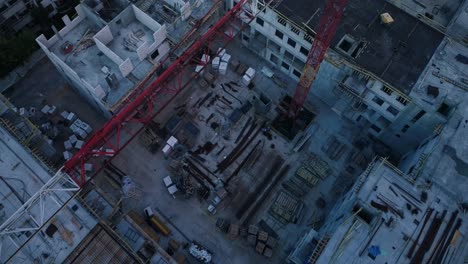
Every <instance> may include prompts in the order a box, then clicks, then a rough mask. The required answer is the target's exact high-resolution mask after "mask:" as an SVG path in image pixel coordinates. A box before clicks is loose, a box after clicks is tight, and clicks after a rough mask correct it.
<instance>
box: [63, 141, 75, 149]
mask: <svg viewBox="0 0 468 264" xmlns="http://www.w3.org/2000/svg"><path fill="white" fill-rule="evenodd" d="M63 145H64V146H65V149H66V150H69V149H72V147H73V145H72V143H71V142H70V141H69V140H66V141H65V142H63Z"/></svg>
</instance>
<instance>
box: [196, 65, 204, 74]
mask: <svg viewBox="0 0 468 264" xmlns="http://www.w3.org/2000/svg"><path fill="white" fill-rule="evenodd" d="M195 72H196V73H199V74H203V72H204V69H203V65H197V66H196V67H195Z"/></svg>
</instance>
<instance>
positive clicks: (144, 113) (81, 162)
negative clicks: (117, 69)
mask: <svg viewBox="0 0 468 264" xmlns="http://www.w3.org/2000/svg"><path fill="white" fill-rule="evenodd" d="M249 2H250V1H249V0H240V1H239V2H238V3H237V4H236V5H235V6H234V7H233V8H231V9H230V10H229V11H228V12H226V14H225V15H224V16H223V17H222V18H221V19H219V20H218V21H217V22H216V23H215V24H214V25H212V26H211V27H210V28H209V30H208V31H207V32H205V33H204V34H203V35H202V36H201V37H199V38H198V39H197V40H196V41H195V42H194V43H193V44H192V45H191V46H190V47H189V48H188V49H187V50H186V51H185V52H184V53H183V54H182V55H181V56H180V57H178V58H177V59H176V60H175V61H174V62H173V63H172V64H171V65H170V66H169V67H168V68H167V69H166V70H165V71H164V72H163V73H162V74H161V75H160V76H158V77H157V79H156V80H154V81H153V82H152V83H150V84H149V85H147V86H145V84H146V82H147V81H148V79H149V78H146V79H145V80H144V81H143V84H142V85H140V86H138V87H137V88H136V89H135V91H134V93H133V94H131V95H130V96H129V97H128V98H127V99H126V100H125V101H124V103H123V106H122V107H121V109H119V110H118V112H117V113H115V114H114V115H113V116H112V117H111V119H109V120H108V121H107V122H106V123H105V124H104V126H103V127H102V128H101V129H99V130H98V131H97V132H95V133H94V134H93V135H92V136H91V137H90V138H89V140H88V141H87V142H86V143H85V145H84V146H83V147H82V148H81V149H80V150H79V151H78V152H77V153H76V154H75V155H74V156H73V157H72V158H71V159H70V160H68V161H67V162H65V165H64V168H63V170H64V172H66V173H68V175H70V176H71V177H72V178H73V180H75V181H76V183H77V184H78V185H79V186H81V187H83V186H84V185H85V184H86V183H87V182H89V180H90V179H92V178H93V177H95V176H96V175H97V174H98V173H99V172H100V171H101V170H102V169H103V168H104V167H105V166H106V165H108V164H109V163H110V162H111V161H112V159H113V158H114V157H115V156H116V155H118V154H119V153H120V152H121V151H122V149H124V148H125V147H126V146H127V145H128V144H129V143H130V142H131V141H132V140H133V139H134V138H135V137H136V136H137V135H138V134H139V133H140V132H141V131H142V130H143V129H145V128H146V127H147V126H148V125H149V124H150V123H151V121H152V120H153V119H154V118H155V117H156V116H157V115H159V114H160V113H161V112H162V111H163V110H164V108H166V107H167V105H169V104H170V103H171V102H172V101H173V100H174V99H175V98H176V96H177V95H178V94H179V93H180V92H181V91H182V90H184V89H186V88H187V87H188V86H189V84H190V83H191V81H192V80H194V79H195V78H196V77H198V74H199V73H197V74H195V75H194V73H193V64H194V60H196V59H197V58H196V57H197V56H198V55H199V54H200V52H203V50H204V49H208V50H216V49H217V48H219V47H221V48H225V47H226V46H227V45H228V44H229V43H230V42H231V41H232V40H233V39H234V38H235V37H236V36H237V35H238V34H239V32H241V31H242V30H243V29H244V28H245V27H247V26H248V25H249V24H250V23H251V22H252V21H253V20H254V19H255V17H256V14H258V13H256V14H254V13H253V12H254V11H253V10H252V8H251V5H250V3H249ZM270 2H271V1H270ZM221 3H222V0H218V1H217V2H216V3H215V4H214V5H213V7H212V9H211V10H209V11H208V12H207V14H206V15H205V17H204V18H202V19H201V21H202V22H204V21H205V20H206V19H207V17H208V16H209V15H211V14H212V13H213V12H214V9H215V8H218V7H219V6H221V5H220V4H221ZM239 21H241V22H240V25H238V24H237V22H239ZM196 26H197V27H198V25H196ZM192 31H193V30H192ZM192 31H190V32H189V34H188V35H187V36H186V38H187V37H190V35H191V34H192V33H193V32H192ZM218 53H219V51H218ZM87 163H89V164H91V165H93V173H88V172H87V171H86V169H85V165H86V164H87Z"/></svg>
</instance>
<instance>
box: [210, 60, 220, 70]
mask: <svg viewBox="0 0 468 264" xmlns="http://www.w3.org/2000/svg"><path fill="white" fill-rule="evenodd" d="M211 63H212V66H211V67H212V69H213V71H214V72H217V71H218V69H219V64H220V63H221V59H220V58H219V57H215V58H214V59H213V61H212V62H211Z"/></svg>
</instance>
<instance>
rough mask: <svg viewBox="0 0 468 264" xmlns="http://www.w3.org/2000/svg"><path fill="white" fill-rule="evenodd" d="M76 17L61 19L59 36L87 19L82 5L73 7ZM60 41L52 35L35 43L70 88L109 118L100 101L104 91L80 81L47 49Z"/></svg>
mask: <svg viewBox="0 0 468 264" xmlns="http://www.w3.org/2000/svg"><path fill="white" fill-rule="evenodd" d="M75 10H76V11H77V16H76V17H75V18H74V19H73V20H70V18H69V17H68V16H64V17H63V22H64V24H65V26H64V27H63V28H62V29H61V30H60V31H59V34H62V35H65V34H67V33H68V32H70V31H71V30H72V29H73V28H74V27H76V26H77V25H78V24H79V23H81V22H82V21H83V20H84V19H87V12H86V9H85V8H83V6H82V5H78V6H77V7H75ZM59 40H60V38H59V36H58V35H54V36H53V37H51V38H50V39H47V38H46V37H45V36H44V35H40V36H39V37H37V38H36V42H37V43H38V45H39V46H40V47H41V49H42V50H43V51H44V53H45V54H46V55H47V56H48V57H49V59H50V61H51V62H52V63H53V64H54V65H55V67H56V68H57V70H58V71H59V72H60V73H61V74H62V75H63V76H64V77H65V78H66V79H67V81H68V82H69V83H70V84H71V86H72V87H73V88H74V89H75V90H76V91H77V92H78V93H79V94H80V95H81V96H83V97H84V98H85V99H86V100H87V101H88V102H90V103H91V105H92V106H93V107H95V108H96V109H97V110H99V111H100V112H101V113H102V114H103V115H104V116H106V117H110V113H109V111H108V109H107V108H106V107H105V105H104V104H103V102H102V101H101V99H102V98H103V97H104V96H105V91H104V90H103V89H102V88H101V87H93V86H91V85H90V84H89V83H88V82H86V81H85V80H84V79H82V78H81V77H80V76H79V75H78V74H77V73H76V72H75V71H74V70H73V69H72V68H70V67H69V66H68V65H67V64H66V63H65V62H64V61H63V60H62V59H60V58H59V57H58V56H57V55H56V54H54V53H53V52H52V51H51V50H49V48H51V47H52V46H53V45H55V44H56V43H57V42H58V41H59Z"/></svg>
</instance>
